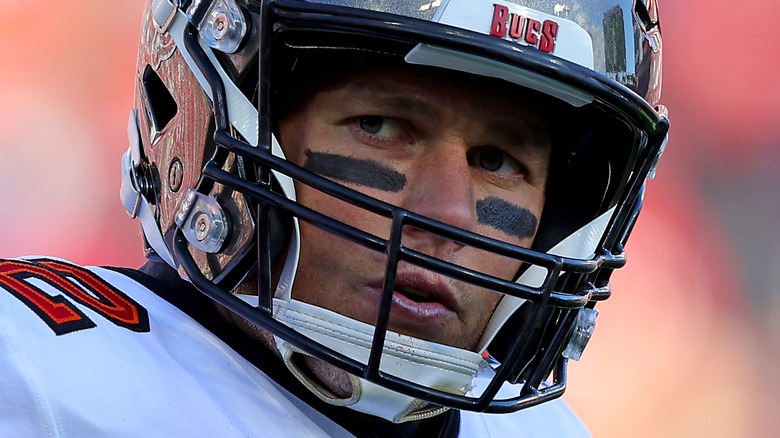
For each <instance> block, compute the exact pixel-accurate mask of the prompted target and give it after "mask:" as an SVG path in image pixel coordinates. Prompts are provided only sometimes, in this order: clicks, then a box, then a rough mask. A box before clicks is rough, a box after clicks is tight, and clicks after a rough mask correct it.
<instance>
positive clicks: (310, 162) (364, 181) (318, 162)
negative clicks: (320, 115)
mask: <svg viewBox="0 0 780 438" xmlns="http://www.w3.org/2000/svg"><path fill="white" fill-rule="evenodd" d="M303 167H304V168H306V169H307V170H309V171H311V172H314V173H316V174H319V175H322V176H324V177H327V178H332V179H335V180H338V181H342V182H346V183H351V184H358V185H361V186H365V187H370V188H373V189H379V190H384V191H386V192H400V191H401V190H402V189H403V188H404V187H406V175H404V174H403V173H401V172H398V171H396V170H394V169H392V168H391V167H389V166H386V165H384V164H382V163H380V162H378V161H372V160H362V159H359V158H352V157H345V156H343V155H336V154H328V153H325V152H313V151H311V150H308V151H306V163H304V165H303Z"/></svg>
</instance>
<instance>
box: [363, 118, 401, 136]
mask: <svg viewBox="0 0 780 438" xmlns="http://www.w3.org/2000/svg"><path fill="white" fill-rule="evenodd" d="M357 125H358V127H360V129H362V130H363V131H365V132H367V133H369V134H372V135H376V136H379V137H388V138H392V137H398V136H400V135H401V134H402V133H403V127H402V126H401V123H400V122H398V121H397V120H395V119H391V118H387V117H382V116H360V117H358V119H357Z"/></svg>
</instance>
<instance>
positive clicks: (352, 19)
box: [122, 0, 668, 421]
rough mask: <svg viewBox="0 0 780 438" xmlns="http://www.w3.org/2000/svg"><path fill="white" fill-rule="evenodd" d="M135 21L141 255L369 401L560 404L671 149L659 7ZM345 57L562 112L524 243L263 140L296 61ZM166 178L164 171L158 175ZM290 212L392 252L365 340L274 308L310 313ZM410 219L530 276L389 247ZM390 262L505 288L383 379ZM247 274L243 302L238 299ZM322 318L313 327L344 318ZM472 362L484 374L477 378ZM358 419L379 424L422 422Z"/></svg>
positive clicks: (443, 8) (512, 406)
mask: <svg viewBox="0 0 780 438" xmlns="http://www.w3.org/2000/svg"><path fill="white" fill-rule="evenodd" d="M147 13H148V19H147V25H146V27H145V29H144V31H143V33H142V44H141V51H140V55H139V63H138V71H137V80H138V81H137V90H136V105H135V110H134V112H133V113H132V114H131V120H130V125H129V134H130V138H131V147H130V150H129V151H128V154H127V155H126V156H125V159H124V161H123V170H124V181H123V188H122V198H123V201H124V204H125V206H126V207H127V209H128V211H129V212H130V213H131V215H133V216H139V218H140V220H141V223H142V226H143V229H144V235H145V238H146V241H147V244H148V251H149V254H150V256H155V255H156V256H159V257H161V258H162V259H163V260H165V261H166V262H167V263H169V264H171V265H172V266H174V267H176V268H177V269H179V270H180V272H182V273H183V274H184V275H185V276H186V277H187V278H188V279H189V280H190V281H191V282H192V283H193V284H194V285H195V286H196V287H197V288H198V289H199V290H200V291H201V292H203V293H204V294H206V295H208V296H209V297H211V298H212V299H214V300H215V301H216V302H218V303H220V304H221V305H223V306H225V307H227V308H229V309H230V310H232V311H233V312H235V313H237V314H238V315H240V316H242V317H243V318H245V319H247V320H248V321H250V322H252V323H254V324H256V325H258V326H260V327H262V328H264V329H266V330H268V331H270V332H271V333H273V334H274V335H275V336H277V339H278V340H279V342H280V343H281V344H282V345H283V346H282V347H280V348H281V349H282V350H285V351H288V352H291V353H290V354H293V353H296V352H305V353H306V354H310V355H313V356H316V357H319V358H321V359H323V360H325V361H327V362H329V363H330V364H333V365H336V366H338V367H340V368H342V369H344V370H346V371H347V372H349V373H351V374H352V375H354V376H357V377H359V378H360V379H361V380H360V382H365V383H364V384H365V385H367V386H365V388H367V389H366V392H367V393H368V392H372V391H374V388H380V389H378V390H377V391H378V392H377V393H378V394H385V393H383V392H381V391H387V390H389V391H391V392H392V393H397V394H402V395H403V396H408V397H410V398H412V399H420V400H425V401H427V402H430V403H432V404H434V405H437V406H444V407H451V408H457V409H467V410H475V411H486V412H511V411H516V410H518V409H521V408H524V407H527V406H532V405H535V404H538V403H540V402H543V401H545V400H548V399H551V398H554V397H557V396H560V395H561V393H562V392H563V390H564V388H565V384H566V378H565V377H566V373H565V370H566V364H567V360H568V359H569V358H572V359H578V358H579V356H580V355H581V353H582V350H583V349H584V347H585V344H586V343H587V341H588V339H589V338H590V336H591V334H592V332H593V326H594V324H595V315H596V311H595V309H594V306H595V303H596V302H597V301H600V300H603V299H606V298H608V297H609V295H610V294H611V289H610V286H609V277H610V274H611V272H612V271H613V270H614V269H616V268H619V267H621V266H623V264H624V263H625V253H624V249H623V247H624V245H625V243H626V241H627V239H628V236H629V234H630V232H631V230H632V227H633V225H634V223H635V221H636V219H637V216H638V214H639V211H640V209H641V204H642V198H643V194H644V187H645V180H646V178H647V177H648V176H649V175H652V174H653V173H654V171H655V166H656V164H657V160H658V157H659V156H660V154H661V153H662V152H663V148H664V146H665V141H666V137H667V131H668V120H667V118H666V112H665V109H664V108H663V107H661V106H658V101H659V98H660V89H661V53H662V48H663V44H662V39H661V33H660V26H659V21H658V11H657V5H656V2H655V1H654V0H592V1H587V0H568V1H559V0H558V1H547V0H512V1H503V0H449V1H447V0H444V1H433V2H431V1H429V0H427V1H423V0H405V1H393V2H390V1H384V0H374V1H371V0H363V1H361V0H317V1H301V0H268V1H261V0H214V1H207V0H189V1H188V0H152V1H151V4H150V7H149V8H148V11H147ZM349 56H352V57H360V56H370V57H372V58H371V59H376V58H377V57H387V58H388V59H392V60H394V61H393V62H401V63H406V64H410V65H419V66H427V67H430V68H436V69H445V70H449V71H456V72H458V74H464V73H465V74H471V75H477V76H481V77H485V78H491V79H494V80H499V81H503V83H505V84H507V87H508V89H512V88H516V89H530V90H533V91H534V92H535V93H538V94H539V96H543V98H544V99H548V100H550V101H551V102H556V105H559V106H560V108H562V110H561V112H560V114H559V116H558V119H559V120H558V122H560V123H564V124H566V125H567V126H568V127H570V129H566V130H565V131H566V133H563V134H561V136H560V138H558V139H557V140H556V143H555V146H554V150H553V161H552V162H551V169H550V182H549V183H548V187H547V196H546V202H545V207H544V212H543V213H542V217H541V220H540V223H539V228H538V232H537V237H536V238H535V241H534V244H533V246H532V247H531V248H523V247H519V246H516V245H513V244H510V243H507V242H504V241H501V240H497V239H494V238H489V237H486V236H482V235H479V234H475V233H472V232H469V231H466V230H463V229H459V228H456V227H454V226H451V225H447V224H445V223H442V222H438V221H436V220H433V219H431V218H428V217H425V216H422V215H420V214H416V213H414V212H412V211H408V210H405V209H403V208H399V207H397V206H394V205H390V204H388V203H385V202H382V201H380V200H378V199H375V198H372V197H370V196H367V195H366V194H364V193H361V192H359V191H356V190H352V189H350V188H347V187H345V186H344V185H342V184H339V183H338V182H334V181H332V180H330V179H328V178H325V177H323V176H321V175H317V174H315V173H312V172H311V171H309V170H306V169H304V168H302V167H300V166H299V165H296V164H295V163H292V162H290V161H288V160H286V159H285V155H284V152H283V150H284V147H283V146H284V145H280V144H278V142H277V141H276V140H277V139H276V137H275V132H274V129H275V127H276V122H277V117H278V115H279V114H280V113H281V112H282V111H283V110H282V109H281V108H280V105H281V103H280V102H279V96H280V95H281V96H287V95H289V93H290V92H289V90H291V89H295V88H296V87H297V86H299V85H300V83H296V82H295V81H296V80H298V79H300V78H304V77H306V74H311V73H312V71H311V70H306V68H327V64H328V62H327V61H328V60H329V59H333V60H340V59H344V58H345V57H349ZM331 57H332V58H331ZM322 61H325V62H322ZM307 66H308V67H307ZM160 169H163V170H166V172H173V171H174V169H175V175H174V174H171V175H170V176H168V177H167V178H168V181H166V182H165V183H164V184H163V183H161V182H160V175H159V172H160ZM168 169H171V170H168ZM174 181H175V182H174ZM295 184H298V185H301V184H302V185H307V186H311V187H315V188H317V189H318V190H320V191H321V192H323V193H325V194H327V195H330V196H332V197H333V198H335V199H338V200H340V201H341V202H346V203H348V204H350V205H352V206H355V207H359V208H362V209H366V210H368V211H370V212H373V213H374V214H376V215H377V216H379V217H382V218H386V220H387V221H388V223H390V224H391V225H390V226H389V230H388V235H387V236H378V235H374V234H371V233H368V232H366V231H364V230H361V229H360V228H357V227H354V226H351V225H349V224H346V223H343V222H341V221H338V220H336V219H335V218H332V217H328V216H326V215H323V214H321V213H320V212H318V211H315V210H312V209H311V208H309V207H307V206H306V205H303V204H301V203H299V202H297V200H296V193H295V187H294V186H295ZM300 221H304V222H305V223H308V224H312V225H314V226H316V227H319V228H322V229H324V230H327V231H328V232H331V233H334V234H336V235H338V236H341V237H343V238H344V239H346V240H348V241H350V242H353V243H354V244H355V245H357V246H360V247H362V248H367V249H370V250H373V251H377V252H379V253H382V254H385V255H386V263H385V265H384V266H381V267H378V269H382V270H383V271H384V272H385V280H384V284H383V292H382V293H383V295H382V299H381V305H380V307H379V309H378V310H377V318H376V321H375V322H374V324H368V325H367V327H364V326H363V325H357V324H356V323H355V324H353V322H349V321H347V322H345V324H346V325H350V324H352V325H351V326H350V327H354V330H355V336H356V337H357V338H360V337H361V336H364V335H365V340H364V341H361V342H360V343H358V342H357V341H354V342H352V343H350V342H346V341H344V342H342V341H332V340H328V339H325V338H323V337H322V336H320V334H319V333H317V332H316V330H314V329H313V328H312V326H311V325H305V324H303V325H297V323H296V322H294V321H293V320H291V319H289V318H287V316H286V315H288V312H292V311H297V310H296V309H299V308H302V307H301V306H308V305H307V304H306V303H298V302H296V300H295V299H294V295H293V290H294V289H293V283H294V278H295V275H296V270H297V269H298V268H297V263H298V255H299V254H298V252H299V248H300V233H299V228H300ZM410 228H414V229H417V230H422V231H424V232H426V233H431V234H434V235H437V236H441V237H442V238H446V239H450V240H452V241H456V242H459V243H460V244H463V245H467V246H471V247H474V248H476V249H479V250H481V251H485V252H486V253H495V254H500V255H501V256H504V257H507V258H511V259H514V260H518V261H521V262H523V268H522V269H521V270H520V271H519V272H518V273H517V276H516V278H514V279H511V280H507V279H502V278H497V277H493V276H490V275H487V274H485V273H482V272H479V271H476V270H473V269H470V268H469V267H466V266H459V265H456V264H453V263H451V262H448V261H445V260H441V259H438V258H436V257H433V256H431V255H427V254H424V253H421V252H418V251H414V250H412V249H409V248H407V247H405V246H402V245H401V244H400V242H401V236H402V235H403V234H404V233H405V232H406V230H409V229H410ZM401 263H404V264H411V265H414V266H419V267H421V268H423V269H426V270H429V271H432V272H435V273H437V274H439V275H443V276H446V277H449V278H453V279H456V280H457V281H461V282H465V283H468V284H472V285H474V286H475V287H480V288H486V289H489V290H492V291H495V293H499V294H501V295H502V297H503V298H502V299H501V301H500V303H499V305H498V307H497V308H496V310H495V311H494V314H493V316H492V318H491V320H490V322H489V323H488V325H487V328H486V329H485V333H484V334H483V335H482V338H481V340H480V343H479V348H478V351H475V352H470V351H454V350H456V349H454V348H453V347H448V346H441V345H433V343H432V342H429V341H425V340H415V341H414V342H416V343H415V344H414V345H416V346H419V354H420V357H422V358H423V359H421V362H420V364H418V365H415V368H408V369H406V368H404V366H406V365H399V367H400V368H398V369H401V371H398V372H395V371H393V370H394V369H396V368H395V365H396V364H402V363H403V362H404V358H405V357H406V356H404V354H405V353H404V352H403V349H404V348H405V346H406V347H408V345H407V344H404V342H409V341H408V340H407V339H405V338H404V337H402V336H399V335H398V334H396V333H393V332H392V331H390V330H388V321H389V318H390V302H391V296H392V293H393V290H394V283H395V274H396V272H397V268H398V265H399V264H401ZM280 266H281V268H278V267H280ZM274 267H277V268H278V272H277V271H276V270H274ZM255 279H256V280H257V295H256V296H255V297H254V299H252V298H249V297H243V298H240V297H238V296H237V295H235V294H234V293H233V292H234V291H235V289H236V287H237V286H239V285H242V284H247V283H248V282H249V281H250V280H255ZM311 307H313V306H311ZM306 309H307V310H311V311H312V312H314V313H317V312H320V311H321V310H320V309H310V307H306ZM317 314H318V315H321V318H322V320H323V321H325V323H327V320H328V318H340V317H343V316H341V315H331V314H329V313H327V312H324V311H323V312H322V313H317ZM361 339H363V338H361ZM418 341H419V342H418ZM357 344H360V345H357ZM283 353H284V351H283ZM445 356H446V357H457V358H458V359H457V360H455V359H453V362H446V360H445V361H444V362H443V363H445V364H446V366H445V367H444V368H446V367H450V366H451V369H450V371H451V372H450V374H447V375H446V376H443V375H441V374H442V372H438V371H435V368H436V367H434V366H429V365H430V364H432V363H433V362H429V361H435V360H439V359H440V358H441V357H445ZM488 356H489V358H490V359H489V360H488V361H486V360H485V359H484V357H488ZM442 360H443V359H442ZM456 362H457V363H456ZM390 365H392V366H390ZM426 367H428V368H426ZM455 369H457V370H463V371H452V370H455ZM293 371H294V372H295V371H296V370H293ZM297 371H300V370H297ZM448 372H449V371H448ZM478 373H479V374H480V376H482V377H484V376H487V378H485V379H482V380H479V379H475V378H474V377H475V375H477V374H478ZM453 387H455V388H456V389H452V388H453ZM442 388H446V389H442ZM380 397H388V396H386V395H381V396H380ZM404 403H406V402H404ZM356 406H358V407H356V408H355V409H358V410H360V409H362V408H361V407H360V406H362V405H361V403H360V402H359V401H358V402H357V403H356ZM369 413H372V414H375V415H380V416H384V417H386V418H388V419H391V420H392V421H406V420H408V419H411V418H420V415H427V414H426V413H419V412H418V413H417V414H418V416H416V417H415V416H414V415H411V416H409V415H407V416H397V415H396V414H394V413H389V414H388V413H383V412H380V413H376V412H373V411H369Z"/></svg>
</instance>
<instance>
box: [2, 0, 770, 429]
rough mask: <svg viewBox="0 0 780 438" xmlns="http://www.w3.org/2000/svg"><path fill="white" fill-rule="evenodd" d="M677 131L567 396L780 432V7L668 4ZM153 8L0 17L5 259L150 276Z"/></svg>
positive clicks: (630, 410) (97, 5)
mask: <svg viewBox="0 0 780 438" xmlns="http://www.w3.org/2000/svg"><path fill="white" fill-rule="evenodd" d="M659 3H660V8H661V14H662V23H663V25H662V29H663V36H664V51H665V53H664V55H665V58H664V69H665V77H664V96H663V99H662V102H663V103H664V104H666V105H667V106H668V107H669V110H670V117H671V119H672V134H671V141H670V143H669V147H668V152H667V153H666V154H665V156H664V157H663V160H662V161H661V164H660V166H659V171H658V179H656V180H654V181H651V182H650V183H649V184H648V190H647V201H646V205H645V211H644V213H643V216H642V217H640V220H639V223H638V225H637V227H636V230H635V232H634V234H633V235H632V238H631V240H630V242H629V245H628V250H629V263H628V266H627V267H626V268H625V269H623V270H621V271H618V272H617V273H616V274H615V275H614V286H615V287H614V289H615V294H614V296H613V298H612V299H610V300H609V301H608V302H606V303H603V305H601V306H600V307H599V309H600V310H601V316H600V317H599V324H598V326H597V328H596V335H595V337H594V339H593V340H592V341H591V345H590V346H589V348H588V351H587V352H586V353H585V355H584V356H583V360H582V361H581V363H575V364H573V365H572V367H571V376H570V389H569V390H568V392H567V394H566V396H565V397H566V399H567V400H568V401H569V403H570V404H571V405H572V406H573V407H574V409H575V410H576V411H577V413H578V414H579V415H580V416H581V417H582V419H583V420H584V421H585V422H586V424H587V425H588V426H589V428H590V430H591V432H592V434H593V436H594V437H627V436H631V437H692V436H708V437H735V436H739V437H770V436H775V435H776V431H777V430H779V429H780V419H778V416H777V414H776V413H777V412H778V411H780V395H779V394H778V391H779V390H780V377H778V376H777V374H778V373H777V371H776V368H777V366H776V364H778V358H780V319H779V318H774V312H776V311H780V298H779V297H778V294H777V293H776V291H777V290H778V289H779V288H780V269H778V268H780V233H778V231H777V229H776V228H777V225H778V221H777V218H778V217H780V202H778V201H779V199H778V198H780V195H778V193H780V172H778V170H779V169H780V145H779V143H780V123H777V121H778V120H780V81H777V80H774V79H775V74H776V62H775V60H776V59H779V58H780V38H776V37H774V38H773V37H772V36H771V35H772V34H771V33H770V32H769V30H770V29H772V27H773V24H774V20H775V19H776V17H778V16H780V3H778V2H768V1H765V0H743V1H742V2H738V3H729V4H728V5H727V4H726V2H725V1H723V0H715V1H704V0H688V1H684V2H682V1H678V2H674V1H671V0H665V1H660V0H659ZM142 8H143V1H142V0H115V1H113V2H110V3H106V2H99V1H97V0H72V1H68V2H44V3H40V2H39V3H30V2H26V1H22V0H4V2H3V14H0V84H2V85H0V87H2V88H1V89H2V92H1V93H0V187H2V188H0V223H1V224H2V227H1V228H0V255H2V256H4V257H10V256H20V255H31V254H45V255H55V256H59V257H63V258H66V259H69V260H72V261H74V262H77V263H81V264H101V265H103V264H111V265H124V266H137V265H139V264H141V263H142V261H143V255H142V251H141V243H140V231H139V228H138V226H137V224H136V223H135V222H134V221H131V220H130V219H129V218H128V217H127V215H126V214H125V213H124V210H123V208H122V206H121V203H120V202H119V197H118V191H119V183H120V157H121V155H122V153H123V152H124V151H125V150H126V149H127V140H126V123H127V116H128V113H129V109H130V107H131V105H132V95H133V84H134V72H135V50H136V42H137V38H138V35H139V30H140V17H141V12H142Z"/></svg>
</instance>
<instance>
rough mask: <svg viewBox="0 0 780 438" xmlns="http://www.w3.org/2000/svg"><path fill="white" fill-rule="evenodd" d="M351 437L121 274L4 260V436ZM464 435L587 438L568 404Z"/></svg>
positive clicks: (474, 421) (497, 419) (470, 417)
mask: <svg viewBox="0 0 780 438" xmlns="http://www.w3.org/2000/svg"><path fill="white" fill-rule="evenodd" d="M275 436H290V437H292V436H294V437H352V436H353V435H351V434H350V433H349V432H347V431H346V430H345V429H343V428H342V427H341V426H339V425H338V424H336V423H335V422H333V421H332V420H330V419H329V418H327V417H326V416H324V415H323V414H321V413H319V412H318V411H317V410H315V409H314V408H312V407H311V406H309V405H307V404H305V403H304V402H302V401H301V400H300V399H298V398H296V397H295V396H294V395H292V394H291V393H290V392H288V391H286V390H285V389H283V388H282V387H281V386H280V385H278V384H277V383H276V382H274V381H273V380H272V379H270V378H269V377H268V376H266V375H265V374H264V373H263V372H262V371H260V370H259V369H258V368H256V367H255V366H254V365H252V364H251V363H250V362H248V361H247V360H246V359H244V358H243V357H242V356H241V355H240V354H238V353H237V352H236V351H234V350H233V349H231V348H230V347H229V346H228V345H226V344H225V343H224V342H223V341H222V340H220V339H219V338H218V337H216V336H215V335H214V334H213V333H211V332H210V331H208V330H206V329H205V328H204V327H203V326H201V325H200V324H199V323H197V322H196V321H195V320H194V319H192V318H191V317H189V316H188V315H187V314H185V313H184V312H182V311H181V310H179V309H178V308H177V307H175V306H173V305H172V304H170V303H169V302H167V301H165V300H164V299H162V298H161V297H159V296H158V295H157V294H155V293H154V292H152V291H151V290H149V289H148V288H147V287H145V286H143V285H141V284H139V283H137V282H136V281H134V280H132V279H131V278H129V277H127V276H125V275H124V274H122V273H120V272H117V271H114V270H111V269H105V268H97V267H89V268H82V267H78V266H75V265H72V264H70V263H67V262H64V261H61V260H54V259H35V260H34V261H33V260H8V261H0V437H2V438H5V437H72V438H85V437H117V438H118V437H275ZM459 436H461V437H468V438H480V437H504V436H512V437H580V436H588V434H587V431H586V430H585V428H584V427H583V425H582V424H581V422H580V421H579V420H578V419H577V418H576V417H575V416H574V415H573V414H572V413H571V411H570V410H569V409H568V407H567V406H566V405H565V404H564V403H563V402H562V401H560V400H555V401H552V402H548V403H545V404H543V405H541V406H537V407H534V408H529V409H525V410H522V411H519V412H516V413H513V414H502V415H488V414H478V413H472V412H462V413H461V424H460V434H459Z"/></svg>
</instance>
